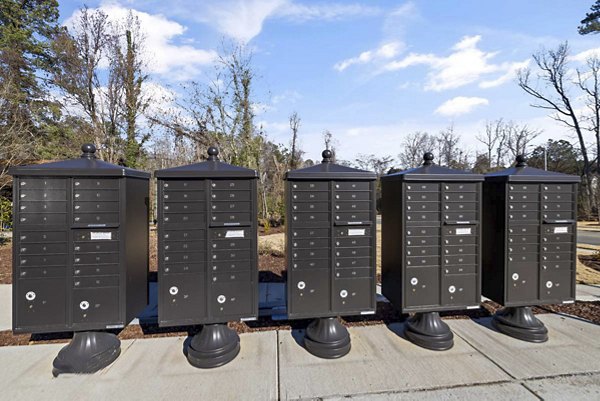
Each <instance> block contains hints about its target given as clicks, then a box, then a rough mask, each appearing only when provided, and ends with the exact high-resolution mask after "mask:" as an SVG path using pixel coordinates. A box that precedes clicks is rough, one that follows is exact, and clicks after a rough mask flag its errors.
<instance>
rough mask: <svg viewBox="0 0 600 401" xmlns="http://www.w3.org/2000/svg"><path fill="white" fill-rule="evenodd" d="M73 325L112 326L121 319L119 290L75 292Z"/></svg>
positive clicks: (116, 288)
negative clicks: (111, 324) (94, 324)
mask: <svg viewBox="0 0 600 401" xmlns="http://www.w3.org/2000/svg"><path fill="white" fill-rule="evenodd" d="M72 313H73V324H86V323H88V324H89V323H99V324H104V325H107V324H110V323H112V322H118V321H119V320H120V319H119V288H118V287H109V288H85V289H76V290H73V306H72Z"/></svg>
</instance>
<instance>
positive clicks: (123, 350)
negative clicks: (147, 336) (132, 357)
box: [100, 338, 137, 376]
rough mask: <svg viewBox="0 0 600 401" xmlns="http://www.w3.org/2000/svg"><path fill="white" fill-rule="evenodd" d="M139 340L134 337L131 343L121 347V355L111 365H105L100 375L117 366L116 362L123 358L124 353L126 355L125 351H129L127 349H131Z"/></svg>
mask: <svg viewBox="0 0 600 401" xmlns="http://www.w3.org/2000/svg"><path fill="white" fill-rule="evenodd" d="M136 341H137V339H135V338H134V339H132V341H131V343H130V344H129V345H128V346H127V347H126V348H125V349H123V348H122V347H121V353H120V354H119V357H118V358H117V359H116V360H115V361H113V363H111V364H110V365H108V366H107V367H105V368H104V369H102V371H101V372H100V375H101V376H102V375H105V374H107V373H108V371H109V370H111V369H112V367H113V366H115V364H116V363H118V362H119V359H121V358H123V355H125V353H126V352H127V350H129V348H131V346H132V345H133V344H134V343H135V342H136ZM122 344H123V342H121V345H122Z"/></svg>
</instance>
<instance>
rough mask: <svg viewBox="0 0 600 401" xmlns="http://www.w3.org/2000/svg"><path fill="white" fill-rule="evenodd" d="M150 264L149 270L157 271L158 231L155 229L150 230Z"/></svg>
mask: <svg viewBox="0 0 600 401" xmlns="http://www.w3.org/2000/svg"><path fill="white" fill-rule="evenodd" d="M149 243H150V249H149V250H148V252H150V254H149V256H150V266H149V270H150V271H151V272H156V271H158V231H157V230H156V229H154V230H150V242H149Z"/></svg>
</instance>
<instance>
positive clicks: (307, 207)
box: [292, 202, 330, 212]
mask: <svg viewBox="0 0 600 401" xmlns="http://www.w3.org/2000/svg"><path fill="white" fill-rule="evenodd" d="M329 208H330V205H329V202H293V203H292V210H294V211H298V212H328V211H329Z"/></svg>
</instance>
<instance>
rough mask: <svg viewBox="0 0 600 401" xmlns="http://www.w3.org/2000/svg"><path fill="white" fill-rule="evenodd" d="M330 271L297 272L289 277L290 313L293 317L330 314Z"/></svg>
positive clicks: (309, 270)
mask: <svg viewBox="0 0 600 401" xmlns="http://www.w3.org/2000/svg"><path fill="white" fill-rule="evenodd" d="M330 275H331V273H330V271H329V269H306V270H296V271H294V272H293V274H292V275H290V276H288V277H290V278H291V281H288V289H287V290H288V293H289V294H290V295H289V296H290V306H289V308H290V309H289V313H290V314H293V315H303V314H321V313H327V312H329V280H330Z"/></svg>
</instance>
